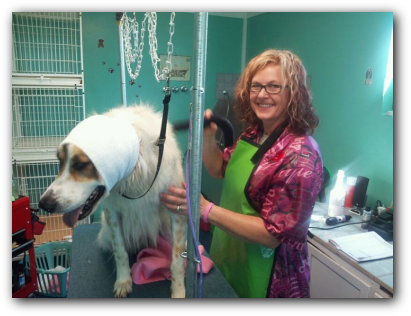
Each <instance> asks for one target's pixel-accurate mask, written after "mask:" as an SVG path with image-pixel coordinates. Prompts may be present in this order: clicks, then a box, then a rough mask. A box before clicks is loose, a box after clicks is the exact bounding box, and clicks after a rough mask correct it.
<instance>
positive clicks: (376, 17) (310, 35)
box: [247, 12, 393, 207]
mask: <svg viewBox="0 0 411 316" xmlns="http://www.w3.org/2000/svg"><path fill="white" fill-rule="evenodd" d="M392 27H393V14H392V13H391V12H388V13H387V12H377V13H265V14H262V15H259V16H256V17H253V18H251V19H249V20H248V34H247V60H248V59H250V58H251V57H252V56H254V55H256V54H258V53H259V52H261V51H262V50H264V49H266V48H270V47H274V48H280V49H289V50H292V51H293V52H295V53H296V54H297V55H298V56H300V58H301V59H302V61H303V63H304V64H305V66H306V69H307V73H308V74H309V75H311V77H312V80H311V88H312V92H313V97H314V105H315V107H316V109H317V113H318V115H319V118H320V126H319V128H318V130H317V131H316V134H315V135H314V136H315V139H316V140H317V141H318V143H319V145H320V148H321V151H322V154H323V159H324V163H325V165H326V166H328V167H329V169H330V170H331V172H332V174H333V175H336V173H337V171H338V169H344V170H345V172H346V174H347V175H352V176H358V175H361V176H365V177H368V178H369V179H370V183H369V186H368V191H367V195H368V200H367V204H368V205H370V206H372V207H373V206H374V203H375V201H376V200H377V199H379V200H381V201H382V202H383V203H385V204H386V205H390V204H391V202H392V200H393V118H392V117H389V116H384V115H382V91H383V85H384V77H385V72H386V65H387V58H388V50H389V43H390V38H391V32H392ZM262 30H264V31H262ZM369 67H371V68H372V73H373V78H372V81H373V84H372V85H364V81H365V74H366V71H367V68H369ZM333 181H335V179H333Z"/></svg>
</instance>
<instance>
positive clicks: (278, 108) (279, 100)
mask: <svg viewBox="0 0 411 316" xmlns="http://www.w3.org/2000/svg"><path fill="white" fill-rule="evenodd" d="M251 84H260V85H263V86H265V85H270V84H275V85H281V86H283V85H284V84H283V81H282V75H281V68H280V66H279V65H276V64H269V65H267V66H265V67H264V68H263V69H261V70H260V71H258V72H257V73H256V74H255V75H254V77H253V79H252V80H251ZM289 101H290V91H289V89H288V87H283V88H282V89H281V92H280V93H278V94H271V93H267V91H266V90H265V89H264V88H262V89H261V91H260V92H253V91H250V103H251V108H252V110H253V111H254V113H255V114H256V115H257V117H258V118H259V119H260V120H261V121H262V123H263V127H264V133H265V134H271V132H273V131H274V129H275V128H276V127H277V126H278V125H280V123H282V121H283V120H284V118H285V116H283V114H284V112H285V111H286V108H287V105H288V103H289Z"/></svg>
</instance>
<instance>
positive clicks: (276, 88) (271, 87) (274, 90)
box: [248, 82, 283, 94]
mask: <svg viewBox="0 0 411 316" xmlns="http://www.w3.org/2000/svg"><path fill="white" fill-rule="evenodd" d="M263 88H264V89H265V91H266V92H267V93H269V94H279V93H280V92H281V90H282V89H283V86H282V85H279V84H266V85H263V84H259V83H251V82H250V83H249V84H248V90H250V92H260V91H261V90H262V89H263Z"/></svg>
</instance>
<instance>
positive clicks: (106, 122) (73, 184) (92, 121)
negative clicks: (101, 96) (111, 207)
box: [39, 115, 140, 227]
mask: <svg viewBox="0 0 411 316" xmlns="http://www.w3.org/2000/svg"><path fill="white" fill-rule="evenodd" d="M139 149H140V145H139V138H138V136H137V133H136V130H135V129H134V127H133V126H132V125H131V124H130V123H129V122H128V121H127V120H126V119H124V118H116V117H107V116H105V115H95V116H92V117H89V118H87V119H85V120H84V121H82V122H81V123H79V124H78V125H77V126H76V127H75V128H74V129H73V130H72V131H71V132H70V134H69V135H68V136H67V138H66V139H65V140H64V141H63V142H62V143H61V144H60V146H59V148H58V150H57V158H58V159H59V161H60V172H59V174H58V176H57V178H56V180H55V181H54V182H53V183H52V184H51V185H50V187H49V188H48V189H47V191H46V192H45V193H44V194H43V196H42V197H41V199H40V202H39V207H40V208H42V209H44V210H46V211H48V212H52V213H54V212H56V213H65V214H64V216H63V220H64V222H65V223H66V225H68V226H71V227H73V226H74V225H75V224H76V223H77V220H78V219H83V218H85V217H87V216H88V215H90V214H92V212H94V210H95V209H96V208H97V206H98V204H99V203H100V202H101V201H102V200H103V199H104V198H105V197H106V196H107V195H108V194H109V192H110V190H111V189H112V188H113V187H114V186H115V185H116V184H117V183H118V182H119V181H121V180H122V179H124V178H125V177H127V176H128V175H130V174H131V173H132V172H133V170H134V168H135V166H136V164H137V160H138V157H139Z"/></svg>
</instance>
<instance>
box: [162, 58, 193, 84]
mask: <svg viewBox="0 0 411 316" xmlns="http://www.w3.org/2000/svg"><path fill="white" fill-rule="evenodd" d="M166 61H167V55H160V68H161V71H162V70H163V69H164V67H165V66H166ZM190 61H191V57H190V56H173V59H172V61H171V62H172V65H171V77H170V79H171V80H176V81H190Z"/></svg>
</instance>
